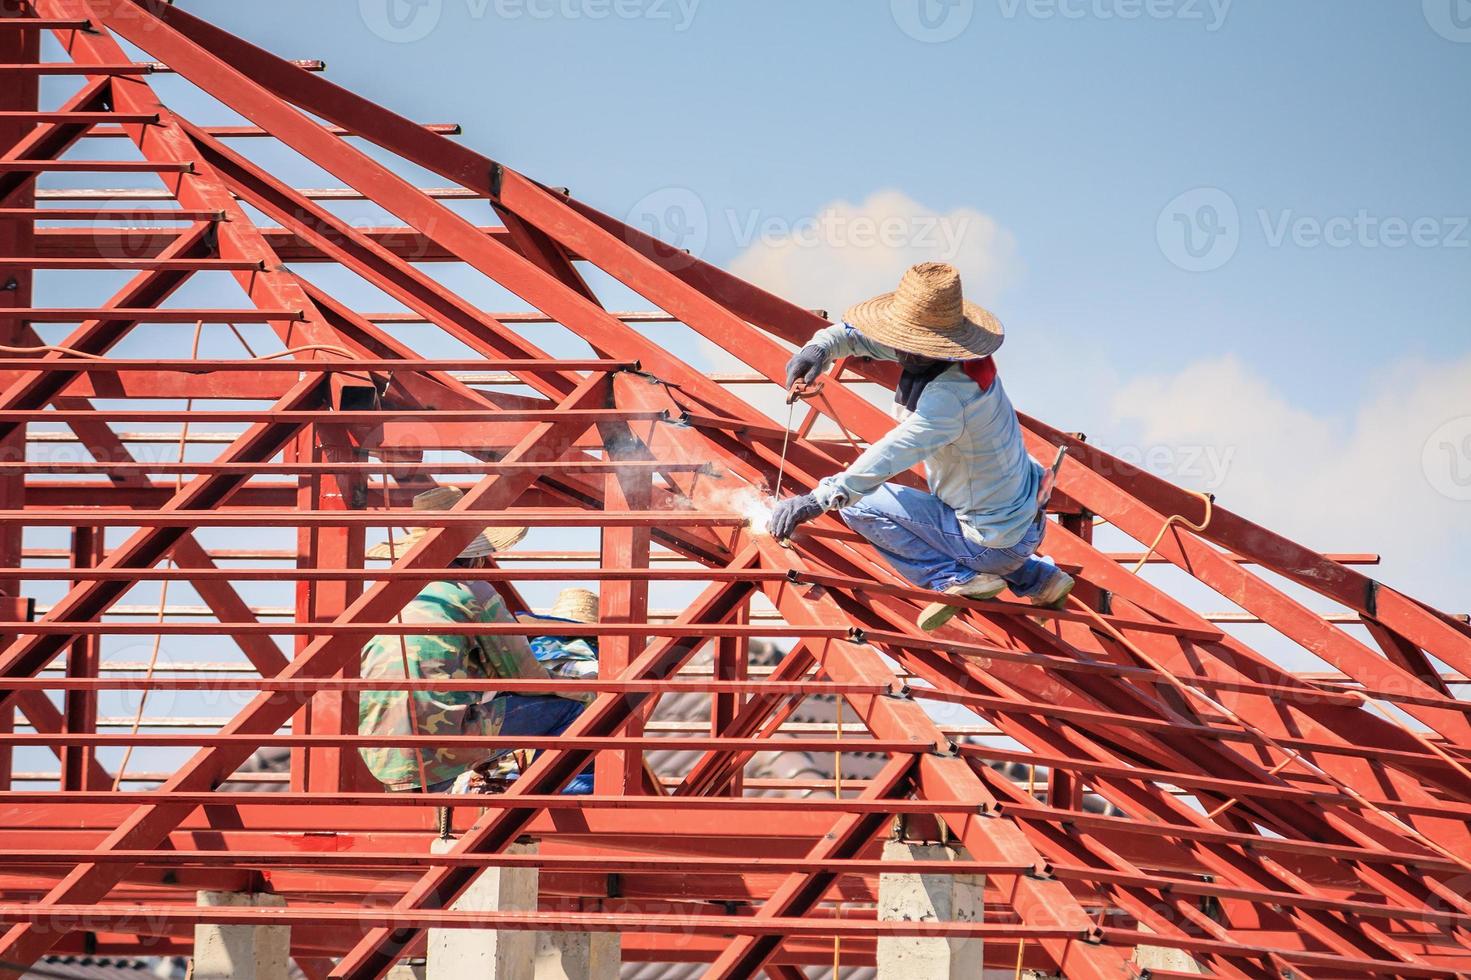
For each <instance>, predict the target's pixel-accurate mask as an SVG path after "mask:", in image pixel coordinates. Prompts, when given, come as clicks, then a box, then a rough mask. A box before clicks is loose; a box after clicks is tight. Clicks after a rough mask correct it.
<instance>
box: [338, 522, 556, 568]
mask: <svg viewBox="0 0 1471 980" xmlns="http://www.w3.org/2000/svg"><path fill="white" fill-rule="evenodd" d="M528 530H529V529H528V528H524V527H488V528H486V529H485V530H484V531H481V532H480V533H479V534H477V535H475V537H473V538H471V539H470V543H469V544H467V545H465V547H464V548H463V549H462V550H461V551H460V553H459V555H458V557H460V558H483V557H484V556H486V555H493V554H495V553H496V552H497V551H505V550H506V549H508V548H511V547H514V546H515V545H516V544H518V543H520V541H521V539H522V538H524V537H526V534H527V531H528ZM428 533H429V529H428V528H423V527H415V528H410V529H409V532H408V533H407V534H405V535H404V536H403V537H401V538H394V539H393V542H392V544H390V543H389V542H387V541H380V542H379V543H378V544H375V545H373V547H371V548H369V549H368V550H367V551H366V552H364V555H365V556H366V557H368V558H390V559H393V560H394V561H397V560H398V559H399V558H402V557H403V556H404V555H406V554H408V552H409V549H411V548H413V546H414V545H416V544H418V543H419V539H421V538H422V537H424V535H426V534H428Z"/></svg>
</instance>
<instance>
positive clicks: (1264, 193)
mask: <svg viewBox="0 0 1471 980" xmlns="http://www.w3.org/2000/svg"><path fill="white" fill-rule="evenodd" d="M181 5H182V6H184V7H185V8H186V9H190V10H192V11H194V12H196V13H200V14H203V15H205V16H208V17H209V18H211V19H212V20H214V21H215V22H216V23H219V24H220V25H221V26H223V27H226V28H228V29H231V30H233V31H236V32H238V33H240V34H242V35H244V36H246V37H248V38H250V39H251V40H253V41H255V42H256V43H259V44H262V45H264V46H266V47H268V48H270V49H272V50H274V51H276V52H277V53H280V54H283V55H286V56H290V57H303V58H305V57H320V58H324V59H326V61H327V63H328V69H329V76H330V77H331V78H333V79H334V80H335V81H337V82H338V83H340V84H343V85H346V86H348V87H350V88H353V89H355V90H357V91H359V92H362V93H364V94H366V95H368V96H370V97H373V98H375V99H377V100H379V101H381V102H383V103H385V104H387V105H389V106H391V107H393V108H395V109H396V110H398V111H400V112H403V113H404V114H406V115H409V116H411V117H413V118H416V119H420V120H423V121H454V122H458V123H461V124H462V125H463V126H464V129H465V135H464V137H463V139H465V140H466V141H467V142H468V143H470V144H471V145H473V146H474V147H475V148H476V149H478V150H481V151H482V152H485V153H487V154H488V155H490V156H493V157H495V158H496V159H499V160H501V161H503V162H505V163H507V164H508V165H510V166H512V167H515V168H517V169H520V170H522V171H524V172H526V173H529V174H531V175H533V176H535V177H537V178H538V179H540V180H543V181H545V182H547V183H551V184H557V185H565V186H569V187H570V188H571V189H572V191H573V193H574V194H575V195H577V196H578V197H579V198H581V199H583V200H585V201H588V202H589V203H591V204H592V205H594V206H596V207H598V208H600V209H602V210H605V211H607V212H609V213H611V214H614V215H617V216H619V217H623V218H625V219H627V220H629V221H630V222H631V223H636V224H639V225H641V226H643V227H645V228H646V229H648V230H651V231H655V232H656V233H658V234H660V235H661V237H664V238H666V239H667V240H670V241H674V242H676V243H678V244H681V245H684V246H685V247H689V248H691V249H693V250H694V251H695V252H696V253H697V254H699V255H700V256H701V257H702V258H705V259H706V260H708V261H711V262H714V263H716V264H719V265H721V266H724V267H727V268H730V269H732V270H734V271H737V272H739V273H741V274H742V275H745V276H747V277H748V278H751V279H753V280H755V281H756V282H758V283H759V284H761V285H764V286H767V287H769V288H773V289H775V290H777V291H779V292H781V293H783V294H784V295H787V296H789V297H791V298H793V299H795V300H798V301H799V302H804V303H807V304H809V305H812V306H814V307H818V308H824V309H829V310H831V311H833V312H834V313H835V314H836V313H837V312H838V311H841V310H843V309H845V308H846V307H847V306H848V305H850V304H851V303H854V302H856V301H858V300H860V299H862V298H865V297H866V296H868V295H870V294H872V293H875V292H878V291H881V290H884V289H888V288H892V285H893V283H894V282H895V281H897V277H898V275H899V273H900V272H901V271H902V269H903V268H904V267H905V266H906V265H907V264H909V263H911V262H914V261H921V260H924V259H928V258H939V259H944V260H948V261H953V262H955V263H956V264H957V265H958V266H959V267H960V268H961V271H962V273H963V275H964V276H965V278H966V282H967V285H968V288H969V292H970V294H971V295H972V296H973V297H974V298H975V299H977V300H978V301H981V302H983V303H985V304H987V305H988V306H990V307H991V308H992V309H993V310H994V311H995V312H996V313H997V314H998V315H999V316H1000V317H1001V319H1002V321H1003V322H1004V323H1005V324H1006V326H1007V330H1008V344H1007V347H1006V348H1005V349H1004V351H1003V354H1002V356H1001V364H1002V368H1003V371H1004V375H1003V376H1004V377H1005V378H1006V379H1007V383H1008V387H1009V390H1010V391H1011V394H1012V396H1013V399H1014V400H1015V401H1016V402H1017V404H1018V405H1019V407H1021V409H1022V410H1023V411H1026V412H1029V413H1031V414H1034V415H1037V416H1039V417H1041V418H1043V419H1046V420H1048V421H1049V422H1050V423H1052V424H1055V425H1058V426H1060V427H1062V428H1065V429H1068V430H1073V431H1082V432H1086V433H1088V434H1089V436H1090V439H1092V440H1093V441H1094V442H1097V443H1099V444H1100V445H1104V446H1107V447H1108V448H1110V449H1113V450H1115V451H1117V452H1120V453H1121V454H1123V455H1126V456H1128V457H1129V458H1131V459H1138V460H1143V461H1145V462H1146V463H1148V464H1149V465H1150V466H1151V468H1153V469H1155V470H1156V471H1158V472H1161V473H1162V474H1163V475H1166V476H1169V477H1171V478H1173V479H1176V480H1178V481H1179V482H1181V483H1183V484H1185V485H1189V486H1193V487H1196V488H1198V489H1207V490H1211V491H1213V492H1215V493H1217V494H1218V496H1219V499H1220V500H1221V502H1222V504H1223V505H1225V506H1228V507H1232V508H1233V509H1236V510H1238V511H1240V512H1242V513H1244V514H1246V515H1247V516H1250V517H1254V518H1256V519H1258V520H1260V521H1262V522H1264V523H1268V524H1270V525H1271V526H1273V527H1275V528H1277V529H1279V530H1282V531H1284V532H1285V533H1288V534H1290V535H1294V536H1297V537H1299V538H1301V539H1302V540H1304V542H1305V543H1308V544H1310V545H1312V546H1313V547H1316V548H1319V549H1321V550H1331V551H1375V552H1379V553H1381V554H1383V555H1384V568H1383V569H1382V574H1383V577H1385V578H1386V579H1387V580H1388V581H1391V582H1395V583H1404V585H1405V587H1407V588H1413V589H1415V590H1417V591H1418V594H1420V595H1422V596H1424V597H1425V598H1427V599H1430V600H1432V601H1435V602H1437V603H1439V604H1441V605H1443V606H1446V607H1448V608H1449V607H1455V608H1456V611H1460V610H1461V609H1462V608H1471V596H1468V595H1467V592H1468V591H1471V590H1468V586H1471V573H1468V572H1467V571H1466V569H1465V567H1464V563H1463V562H1462V561H1461V560H1460V558H1461V553H1462V552H1463V551H1464V550H1465V546H1466V545H1467V544H1468V543H1471V500H1468V499H1467V498H1471V228H1468V216H1471V181H1468V180H1467V179H1466V175H1467V171H1466V161H1467V160H1468V158H1471V127H1468V126H1467V117H1466V113H1465V105H1464V94H1465V92H1466V91H1467V87H1468V82H1471V3H1468V2H1467V0H1423V3H1422V2H1419V0H1405V2H1399V3H1382V2H1378V0H1270V2H1268V0H1234V2H1233V0H893V2H884V0H865V2H858V0H803V2H801V3H792V2H763V0H746V2H743V3H733V2H729V0H417V2H416V0H360V2H349V0H337V2H321V3H314V4H298V3H284V2H277V0H261V2H257V3H252V4H249V5H243V4H227V3H221V2H208V3H206V2H199V0H194V2H190V0H183V2H182V3H181ZM707 353H708V352H707ZM692 357H694V355H692ZM694 359H696V360H698V357H694Z"/></svg>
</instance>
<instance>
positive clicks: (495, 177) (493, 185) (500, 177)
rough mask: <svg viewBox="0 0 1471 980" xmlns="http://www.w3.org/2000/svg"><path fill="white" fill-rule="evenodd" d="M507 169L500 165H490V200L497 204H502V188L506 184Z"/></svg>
mask: <svg viewBox="0 0 1471 980" xmlns="http://www.w3.org/2000/svg"><path fill="white" fill-rule="evenodd" d="M505 180H506V168H505V167H503V166H501V165H500V164H498V163H492V164H491V165H490V199H491V200H492V201H494V202H496V203H497V204H499V203H500V202H501V187H502V186H503V185H504V184H505Z"/></svg>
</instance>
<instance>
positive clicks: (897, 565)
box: [840, 483, 976, 592]
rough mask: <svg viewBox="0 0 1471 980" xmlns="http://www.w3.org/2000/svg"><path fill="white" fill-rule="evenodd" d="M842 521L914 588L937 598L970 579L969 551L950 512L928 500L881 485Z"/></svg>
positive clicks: (936, 500) (909, 489)
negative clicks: (948, 589)
mask: <svg viewBox="0 0 1471 980" xmlns="http://www.w3.org/2000/svg"><path fill="white" fill-rule="evenodd" d="M840 513H841V515H842V518H843V521H844V522H845V523H846V524H847V525H848V526H849V527H850V528H852V529H853V530H855V531H857V532H858V533H859V534H861V535H863V536H864V537H865V538H867V539H868V541H869V543H871V544H872V545H873V546H874V547H875V548H877V549H878V552H879V554H881V555H883V556H884V560H885V561H887V562H888V563H889V564H890V565H892V566H893V567H894V570H895V571H896V572H898V573H899V574H900V575H903V576H904V577H905V578H907V579H908V580H909V581H911V582H913V583H914V584H915V585H919V586H923V587H924V588H927V589H934V590H935V591H937V592H941V591H944V590H945V589H947V588H949V587H950V586H952V585H955V584H957V583H959V582H968V581H970V580H971V579H973V578H975V575H976V569H973V568H971V567H969V565H967V564H966V562H967V561H968V560H969V559H970V557H971V554H972V552H973V550H974V549H973V548H972V546H971V545H970V543H969V542H968V541H966V539H965V535H964V534H962V533H961V531H960V521H959V519H958V518H957V517H956V516H955V511H954V510H952V509H951V508H949V507H947V506H946V505H945V504H943V503H941V502H940V498H939V497H936V496H935V495H934V494H930V493H925V492H923V491H921V490H915V489H913V488H912V487H901V486H897V485H895V484H893V483H885V484H884V485H883V486H881V487H879V488H878V489H877V490H875V491H873V493H870V494H869V495H868V496H866V497H864V498H863V499H862V500H860V501H858V503H856V504H854V505H853V506H851V507H844V508H843V509H842V511H840Z"/></svg>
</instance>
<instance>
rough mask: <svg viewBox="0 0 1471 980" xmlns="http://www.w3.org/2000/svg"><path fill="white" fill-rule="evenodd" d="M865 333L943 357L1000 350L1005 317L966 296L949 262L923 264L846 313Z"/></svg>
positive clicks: (956, 358)
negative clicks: (889, 290)
mask: <svg viewBox="0 0 1471 980" xmlns="http://www.w3.org/2000/svg"><path fill="white" fill-rule="evenodd" d="M843 319H844V320H846V321H847V322H848V324H849V325H850V326H852V327H853V328H854V329H855V330H857V331H858V332H859V333H861V334H863V335H864V336H865V337H868V338H869V339H870V340H876V341H878V342H879V343H881V344H887V345H889V346H890V347H893V348H895V349H896V350H901V351H906V352H908V353H911V354H920V355H923V356H924V357H933V358H936V359H938V360H942V361H966V360H970V359H971V358H973V357H985V356H986V355H987V354H994V353H995V352H996V349H997V348H998V347H1000V346H1001V341H1002V339H1003V335H1002V329H1001V321H1000V320H998V319H996V317H995V316H994V315H993V314H992V313H991V312H990V311H989V310H986V309H984V308H982V307H980V306H977V305H976V304H975V303H968V302H966V300H965V298H964V297H963V296H962V295H961V290H960V273H959V271H957V270H956V268H955V267H954V266H953V265H948V264H946V263H944V262H921V263H920V264H919V265H916V266H913V267H911V268H910V269H909V270H908V271H907V272H905V273H904V278H903V279H901V280H900V281H899V288H898V289H897V290H896V291H895V292H892V293H885V294H884V295H882V296H875V297H874V298H873V299H871V300H868V301H866V302H863V303H859V304H858V305H857V306H855V307H853V308H852V309H850V310H849V311H848V312H847V314H846V315H845V316H844V317H843Z"/></svg>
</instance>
